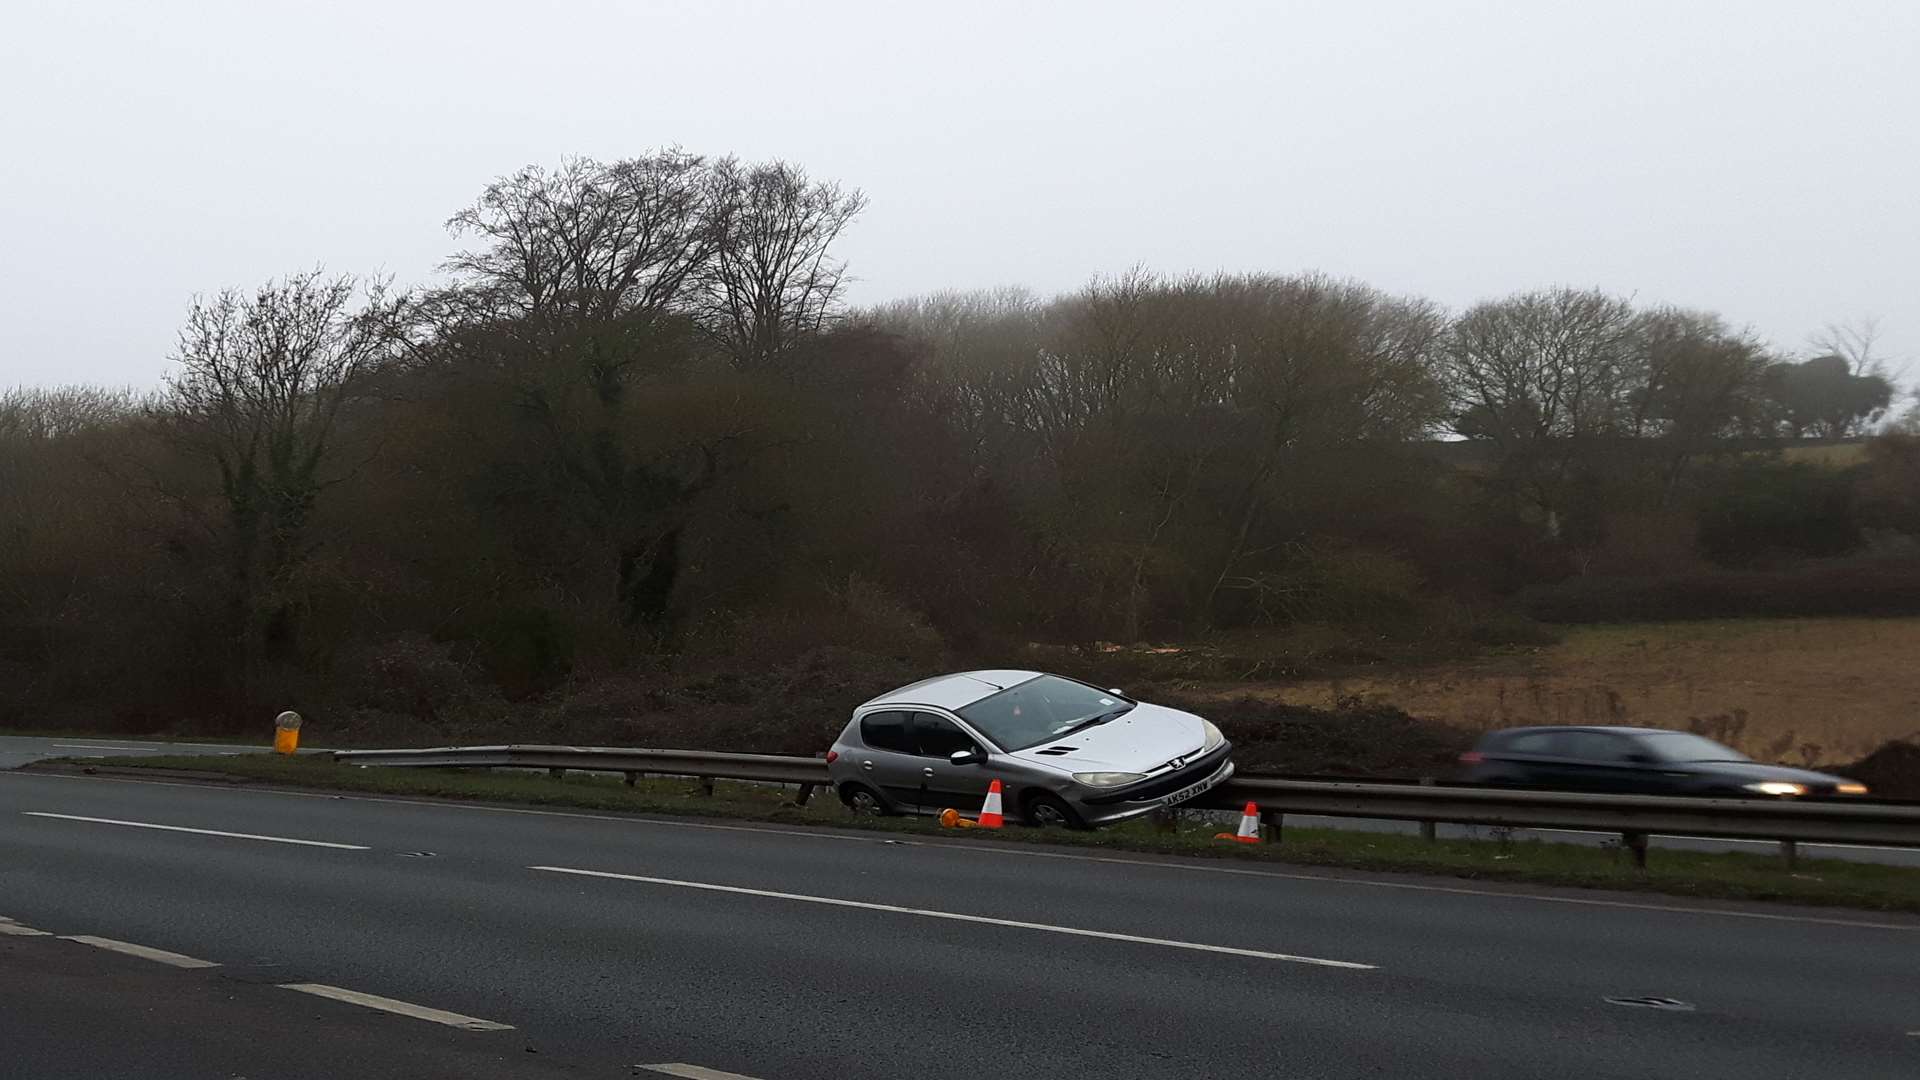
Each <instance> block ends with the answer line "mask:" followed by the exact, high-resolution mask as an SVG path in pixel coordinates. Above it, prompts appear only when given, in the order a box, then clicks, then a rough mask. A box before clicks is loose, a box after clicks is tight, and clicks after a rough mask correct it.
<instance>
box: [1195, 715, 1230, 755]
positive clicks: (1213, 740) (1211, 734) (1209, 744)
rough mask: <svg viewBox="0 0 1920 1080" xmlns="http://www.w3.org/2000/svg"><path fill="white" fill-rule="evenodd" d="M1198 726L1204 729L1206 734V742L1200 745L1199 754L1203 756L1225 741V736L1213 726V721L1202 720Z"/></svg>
mask: <svg viewBox="0 0 1920 1080" xmlns="http://www.w3.org/2000/svg"><path fill="white" fill-rule="evenodd" d="M1200 726H1201V728H1203V729H1205V731H1206V733H1207V741H1206V742H1205V743H1202V744H1201V746H1200V752H1201V753H1203V754H1204V753H1206V752H1207V751H1209V750H1212V749H1213V748H1214V747H1216V746H1219V745H1220V744H1221V743H1223V742H1226V741H1227V737H1226V736H1225V735H1222V734H1220V729H1219V728H1217V727H1214V726H1213V721H1211V720H1202V721H1200Z"/></svg>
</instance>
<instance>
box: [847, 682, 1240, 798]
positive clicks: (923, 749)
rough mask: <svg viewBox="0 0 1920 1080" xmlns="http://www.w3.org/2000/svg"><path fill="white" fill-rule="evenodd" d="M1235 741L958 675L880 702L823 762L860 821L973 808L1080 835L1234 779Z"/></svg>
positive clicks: (1194, 727)
mask: <svg viewBox="0 0 1920 1080" xmlns="http://www.w3.org/2000/svg"><path fill="white" fill-rule="evenodd" d="M1232 752H1233V745H1232V744H1231V743H1229V742H1228V741H1227V740H1226V737H1225V736H1223V735H1221V734H1220V729H1219V728H1217V727H1215V726H1213V724H1211V723H1209V722H1208V721H1206V720H1203V719H1201V718H1200V717H1198V716H1195V715H1193V714H1192V713H1185V712H1181V711H1179V710H1177V709H1168V708H1164V707H1162V706H1159V705H1149V704H1147V703H1146V702H1144V701H1135V700H1133V699H1131V698H1129V697H1127V696H1126V695H1124V694H1122V693H1120V692H1119V691H1118V690H1101V689H1099V688H1098V687H1094V686H1089V685H1087V684H1086V683H1082V682H1076V681H1075V680H1073V679H1068V678H1063V677H1061V676H1059V675H1048V674H1044V673H1042V672H1037V671H967V672H961V673H959V674H955V675H942V676H939V677H938V678H933V679H926V680H923V681H921V682H917V683H913V684H912V685H910V686H903V687H901V688H900V689H898V690H894V691H892V692H890V693H886V694H882V695H880V696H879V697H877V698H874V699H873V700H872V701H869V702H867V703H866V704H864V705H861V706H860V707H859V708H857V709H855V710H854V711H853V719H852V720H851V721H849V722H848V724H847V726H846V730H844V731H842V732H841V733H840V737H839V738H838V739H836V740H834V743H833V748H832V749H831V750H830V751H828V753H827V771H828V773H829V774H830V775H831V776H832V778H833V784H834V787H835V789H836V790H838V791H839V793H840V798H841V801H843V802H845V803H846V804H847V806H849V807H851V808H852V809H854V810H855V811H857V812H860V813H870V814H937V813H939V812H940V811H941V810H943V809H946V808H948V807H952V808H954V809H957V810H960V811H962V812H964V813H971V812H973V811H975V810H977V809H979V807H980V804H981V801H982V800H983V799H984V798H985V796H986V791H987V785H988V784H989V783H991V782H992V781H994V780H999V781H1000V784H1001V789H1002V792H1003V797H1004V799H1005V806H1006V810H1005V812H1006V813H1007V814H1008V815H1009V816H1015V815H1017V816H1019V817H1021V818H1024V819H1025V820H1026V821H1027V822H1028V823H1029V824H1033V825H1065V826H1070V827H1076V828H1087V827H1091V826H1095V825H1106V824H1110V823H1112V822H1116V821H1121V820H1124V819H1126V818H1130V817H1134V816H1136V815H1139V814H1145V813H1148V812H1149V811H1152V810H1157V809H1160V808H1163V807H1167V806H1174V805H1177V804H1179V803H1183V802H1185V801H1187V800H1189V799H1191V798H1193V797H1194V796H1196V795H1199V794H1200V793H1201V792H1204V791H1207V790H1209V789H1211V788H1213V787H1215V786H1216V785H1218V784H1220V783H1221V782H1223V781H1225V780H1226V779H1227V778H1228V777H1230V776H1232V775H1233V762H1232V761H1231V760H1229V759H1230V756H1231V754H1232Z"/></svg>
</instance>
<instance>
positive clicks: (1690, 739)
mask: <svg viewBox="0 0 1920 1080" xmlns="http://www.w3.org/2000/svg"><path fill="white" fill-rule="evenodd" d="M1640 742H1641V744H1642V745H1644V746H1646V747H1647V748H1648V749H1649V750H1652V751H1653V755H1654V756H1655V757H1657V758H1659V759H1660V760H1662V761H1752V760H1753V759H1752V758H1750V757H1748V756H1747V755H1745V754H1743V753H1741V752H1740V751H1738V750H1735V749H1733V748H1732V747H1730V746H1722V745H1720V744H1719V743H1717V742H1714V741H1713V740H1712V739H1709V738H1705V737H1704V736H1700V735H1693V734H1690V733H1688V732H1685V731H1655V732H1649V733H1648V734H1645V735H1642V736H1640Z"/></svg>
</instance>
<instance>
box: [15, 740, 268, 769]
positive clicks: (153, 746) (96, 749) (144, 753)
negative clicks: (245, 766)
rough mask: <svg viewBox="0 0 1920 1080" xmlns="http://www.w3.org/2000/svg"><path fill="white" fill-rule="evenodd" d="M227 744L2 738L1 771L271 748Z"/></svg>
mask: <svg viewBox="0 0 1920 1080" xmlns="http://www.w3.org/2000/svg"><path fill="white" fill-rule="evenodd" d="M272 748H273V747H272V742H271V739H266V740H262V742H261V744H260V745H259V746H244V745H233V744H228V743H192V742H161V741H157V740H154V739H100V738H95V737H93V736H90V735H83V736H71V737H69V736H59V735H0V769H17V768H19V767H20V766H22V765H25V764H28V763H29V762H34V761H44V760H46V759H48V758H57V757H135V756H139V757H148V756H152V755H155V754H256V753H260V752H263V751H266V750H270V749H272Z"/></svg>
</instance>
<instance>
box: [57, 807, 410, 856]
mask: <svg viewBox="0 0 1920 1080" xmlns="http://www.w3.org/2000/svg"><path fill="white" fill-rule="evenodd" d="M20 812H21V813H22V814H25V815H26V816H28V817H38V818H58V819H60V820H61V821H88V822H92V823H93V824H95V825H124V826H126V827H128V828H130V829H159V830H161V831H162V832H177V833H194V834H196V835H198V836H224V837H227V838H229V839H233V840H264V841H266V842H268V843H270V844H299V845H300V846H302V847H319V848H337V849H338V850H341V851H372V850H373V849H372V848H370V847H367V846H366V845H365V844H336V843H333V842H332V841H330V840H296V839H294V838H293V837H291V836H261V835H260V834H258V833H243V832H223V831H222V830H220V829H189V828H187V827H186V826H185V825H157V824H155V823H153V822H151V821H122V820H120V819H119V818H104V817H83V816H81V815H79V814H53V813H48V812H46V811H44V810H22V811H20Z"/></svg>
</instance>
